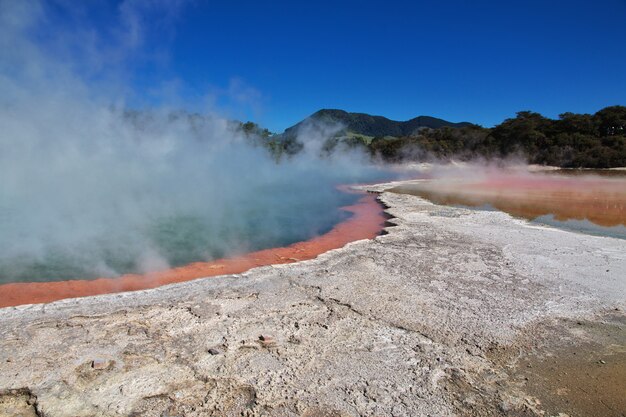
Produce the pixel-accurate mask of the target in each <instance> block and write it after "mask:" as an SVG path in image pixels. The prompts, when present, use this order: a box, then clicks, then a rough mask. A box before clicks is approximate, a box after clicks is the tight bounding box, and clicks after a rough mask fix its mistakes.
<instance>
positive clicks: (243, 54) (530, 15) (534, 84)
mask: <svg viewBox="0 0 626 417" xmlns="http://www.w3.org/2000/svg"><path fill="white" fill-rule="evenodd" d="M133 3H134V4H133ZM173 3H177V6H176V7H172V6H171V5H172V4H173ZM68 4H69V5H70V7H68ZM87 4H88V6H84V7H83V9H81V10H80V11H76V9H75V5H76V3H74V2H69V1H61V0H59V1H56V2H53V3H50V4H49V6H50V7H49V12H51V13H52V15H56V18H55V19H52V22H53V23H52V25H53V26H52V28H53V29H55V27H54V25H55V24H56V25H58V27H57V28H56V29H59V30H61V26H65V27H67V26H68V25H69V26H71V22H76V21H80V22H81V25H82V26H83V29H84V30H85V31H87V32H89V30H93V31H95V32H97V33H100V36H101V39H102V41H101V44H99V45H100V48H102V49H106V46H107V45H106V42H108V41H107V39H108V38H109V36H107V34H112V33H113V34H119V36H118V38H116V37H115V36H113V37H111V39H113V40H111V42H114V41H115V42H118V43H119V42H120V39H119V37H120V36H121V37H126V38H127V39H123V40H122V42H127V43H128V44H132V48H134V49H133V53H132V54H128V56H131V57H132V58H128V59H126V58H125V59H126V62H125V63H124V66H125V71H126V74H127V75H126V76H127V79H128V80H129V83H130V84H131V86H132V89H133V91H134V93H133V99H132V100H130V102H131V103H143V104H145V103H150V102H151V101H154V100H164V97H173V96H175V97H176V99H175V100H174V101H175V103H176V105H178V106H181V107H186V106H188V107H194V106H195V107H196V108H197V106H198V104H197V103H199V102H200V103H204V102H206V98H207V96H210V97H213V99H214V100H213V105H214V106H215V107H217V108H221V109H225V111H226V112H229V113H230V114H231V115H232V116H233V117H240V118H246V119H252V120H254V121H256V122H258V123H260V124H262V125H264V126H267V127H269V128H270V129H271V130H274V131H282V130H283V129H284V128H286V127H288V126H290V125H292V124H294V123H296V122H297V121H299V120H301V119H302V118H304V117H306V116H307V115H309V114H311V113H313V112H314V111H316V110H318V109H320V108H341V109H345V110H348V111H355V112H366V113H371V114H379V115H384V116H386V117H389V118H391V119H396V120H405V119H409V118H411V117H414V116H417V115H432V116H436V117H441V118H444V119H448V120H451V121H465V120H467V121H472V122H476V123H479V124H483V125H485V126H491V125H493V124H496V123H499V122H500V121H502V120H503V119H504V118H507V117H512V116H514V114H515V112H516V111H519V110H534V111H538V112H540V113H542V114H544V115H546V116H550V117H556V116H557V115H558V114H559V113H562V112H565V111H573V112H595V111H597V110H599V109H600V108H602V107H605V106H608V105H614V104H622V105H626V24H625V22H626V1H624V0H604V1H595V2H591V1H576V0H574V1H560V0H555V1H547V0H544V1H534V0H529V1H480V0H478V1H370V2H368V1H332V2H331V1H315V2H293V1H285V2H281V1H273V2H259V1H221V2H213V1H201V0H197V1H192V2H188V3H186V2H182V1H180V0H179V1H178V2H168V1H162V0H161V1H157V2H156V3H154V4H156V6H154V4H153V3H152V2H149V1H147V0H139V1H135V2H129V1H126V2H106V1H92V2H88V3H87ZM129 4H130V5H131V6H132V7H130V6H129ZM159 4H161V7H160V8H159V7H158V5H159ZM129 7H130V8H132V13H128V10H127V9H129ZM70 15H71V16H70ZM129 16H130V18H129ZM120 21H123V22H122V23H123V24H121V23H120ZM120 25H121V26H122V27H124V28H125V31H116V30H115V28H119V27H120ZM137 31H138V32H140V34H141V36H140V37H139V40H137V39H134V38H133V36H135V35H136V32H137ZM129 38H132V39H129Z"/></svg>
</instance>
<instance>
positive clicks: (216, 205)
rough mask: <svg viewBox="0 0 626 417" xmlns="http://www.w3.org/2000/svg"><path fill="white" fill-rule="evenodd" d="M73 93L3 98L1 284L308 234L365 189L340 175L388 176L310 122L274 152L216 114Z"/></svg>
mask: <svg viewBox="0 0 626 417" xmlns="http://www.w3.org/2000/svg"><path fill="white" fill-rule="evenodd" d="M46 104H50V105H49V106H47V105H46ZM65 104H66V105H65V107H63V108H60V107H59V106H57V105H56V104H55V103H47V102H46V101H45V100H40V101H39V102H37V103H36V104H35V101H33V100H31V99H26V100H25V101H23V102H22V101H20V100H18V99H16V100H15V101H14V102H12V103H11V104H10V106H9V107H7V109H8V110H7V109H4V111H0V126H1V127H2V128H3V129H2V132H3V133H2V134H0V283H8V282H30V281H56V280H68V279H85V278H95V277H115V276H119V275H122V274H126V273H139V274H141V273H148V272H152V271H161V270H164V269H168V268H170V267H175V266H181V265H185V264H188V263H191V262H196V261H210V260H214V259H216V258H222V257H226V256H235V255H238V254H241V253H246V252H250V251H255V250H258V249H262V248H271V247H277V246H284V245H288V244H291V243H294V242H297V241H302V240H307V239H309V238H311V237H314V236H317V235H320V234H323V233H324V232H326V231H328V230H329V229H331V228H332V227H333V225H335V224H336V223H338V222H340V221H342V220H343V219H345V217H346V215H347V214H346V213H345V212H343V211H340V210H338V208H339V207H341V206H344V205H349V204H351V203H353V202H354V201H355V200H356V198H357V197H356V196H354V195H351V194H346V193H343V192H340V191H338V190H337V189H336V186H337V185H338V184H344V183H353V182H359V181H367V180H372V179H375V178H379V177H380V175H381V173H380V171H379V170H377V169H375V168H373V167H372V166H370V165H368V164H366V163H364V162H363V161H364V160H363V159H361V156H360V155H353V154H348V153H341V154H337V155H336V156H334V157H332V158H327V159H323V160H322V159H320V158H319V152H318V151H319V147H316V146H315V145H316V144H317V143H321V138H318V137H316V136H315V134H313V133H311V134H308V135H305V136H303V137H301V138H300V139H301V140H302V141H304V142H305V143H306V144H307V150H305V152H302V153H301V154H299V155H298V156H294V157H289V158H287V157H284V158H282V159H281V160H280V161H277V160H276V158H275V157H273V156H272V155H271V154H270V153H269V151H268V149H267V147H265V146H263V144H262V142H260V141H261V140H262V139H261V138H258V137H250V136H248V135H246V134H244V133H243V132H242V131H241V130H240V128H239V125H238V124H237V123H234V122H230V121H228V120H225V119H222V118H219V117H216V116H213V115H204V116H200V115H190V114H176V113H172V112H169V111H165V110H164V111H159V110H155V111H146V112H142V113H137V112H135V113H132V112H127V111H123V110H119V111H118V110H115V109H112V108H109V107H104V108H103V107H101V106H98V105H95V104H93V103H90V102H87V103H85V102H80V101H79V102H74V101H68V102H66V103H65ZM34 105H36V107H37V111H33V110H32V106H34ZM21 107H28V109H22V108H21ZM68 115H70V116H71V117H70V119H71V120H68Z"/></svg>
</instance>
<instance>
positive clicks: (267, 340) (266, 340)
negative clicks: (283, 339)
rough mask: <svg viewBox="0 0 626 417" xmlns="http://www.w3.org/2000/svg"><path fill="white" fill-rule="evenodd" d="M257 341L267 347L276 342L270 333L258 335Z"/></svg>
mask: <svg viewBox="0 0 626 417" xmlns="http://www.w3.org/2000/svg"><path fill="white" fill-rule="evenodd" d="M259 343H261V345H262V346H265V347H269V346H274V345H275V344H276V340H275V339H274V338H273V337H272V336H270V335H266V334H262V335H261V336H259Z"/></svg>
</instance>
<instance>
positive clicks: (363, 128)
mask: <svg viewBox="0 0 626 417" xmlns="http://www.w3.org/2000/svg"><path fill="white" fill-rule="evenodd" d="M311 121H319V122H325V123H340V124H342V125H343V126H345V130H346V131H347V132H352V133H356V134H360V135H365V136H374V137H384V136H396V137H400V136H411V135H414V134H415V133H417V131H418V130H419V129H421V128H430V129H439V128H441V127H453V128H461V127H467V126H472V123H469V122H460V123H453V122H449V121H447V120H443V119H438V118H436V117H430V116H418V117H415V118H413V119H410V120H406V121H396V120H391V119H388V118H386V117H383V116H372V115H369V114H366V113H350V112H347V111H345V110H339V109H322V110H319V111H317V112H315V113H313V114H312V115H311V116H309V117H307V118H306V119H304V120H302V121H301V122H299V123H297V124H295V125H294V126H291V127H289V128H287V129H285V132H284V133H283V135H284V136H286V137H290V136H295V135H296V133H297V131H298V129H299V128H300V126H302V124H303V123H307V122H311Z"/></svg>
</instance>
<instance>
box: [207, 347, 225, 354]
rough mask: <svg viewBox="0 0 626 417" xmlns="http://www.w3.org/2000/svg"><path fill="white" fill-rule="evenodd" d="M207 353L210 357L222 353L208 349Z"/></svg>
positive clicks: (214, 349)
mask: <svg viewBox="0 0 626 417" xmlns="http://www.w3.org/2000/svg"><path fill="white" fill-rule="evenodd" d="M208 352H209V354H211V355H219V354H220V353H222V352H220V351H219V350H218V349H216V348H210V349H209V350H208Z"/></svg>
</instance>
